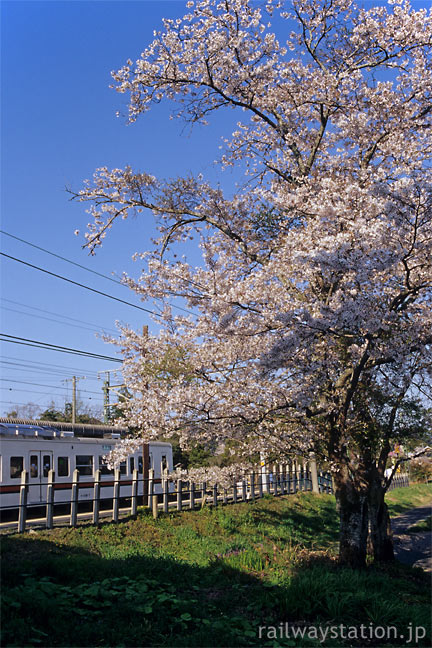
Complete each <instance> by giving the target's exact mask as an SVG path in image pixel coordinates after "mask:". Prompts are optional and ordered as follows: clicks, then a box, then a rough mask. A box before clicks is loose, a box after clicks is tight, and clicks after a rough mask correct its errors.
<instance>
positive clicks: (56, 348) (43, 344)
mask: <svg viewBox="0 0 432 648" xmlns="http://www.w3.org/2000/svg"><path fill="white" fill-rule="evenodd" d="M0 336H3V337H5V338H11V339H9V340H1V341H2V342H11V343H13V344H23V345H24V346H32V347H37V348H38V349H46V350H47V351H59V352H61V353H71V354H74V355H80V356H85V357H89V358H98V359H99V360H110V361H111V362H120V363H121V362H123V361H122V360H120V359H119V358H113V357H112V356H105V355H102V354H100V353H92V352H91V351H81V350H80V349H73V348H71V347H65V346H61V345H58V344H50V343H49V342H41V341H39V340H30V339H29V338H22V337H18V336H16V335H8V334H7V333H0Z"/></svg>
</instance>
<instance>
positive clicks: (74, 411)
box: [72, 376, 77, 423]
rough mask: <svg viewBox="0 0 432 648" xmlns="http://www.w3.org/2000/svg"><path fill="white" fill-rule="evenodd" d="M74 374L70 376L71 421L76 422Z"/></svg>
mask: <svg viewBox="0 0 432 648" xmlns="http://www.w3.org/2000/svg"><path fill="white" fill-rule="evenodd" d="M76 381H77V379H76V376H72V423H76Z"/></svg>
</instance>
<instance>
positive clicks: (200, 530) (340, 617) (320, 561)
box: [2, 485, 432, 647]
mask: <svg viewBox="0 0 432 648" xmlns="http://www.w3.org/2000/svg"><path fill="white" fill-rule="evenodd" d="M423 486H424V485H423ZM400 490H406V491H408V490H410V489H400ZM431 491H432V489H431V488H430V487H429V491H428V492H429V496H430V493H431ZM395 494H396V495H395ZM423 495H424V492H423ZM412 496H413V498H418V497H419V493H418V491H417V487H414V490H413V495H412ZM392 497H393V498H395V497H396V500H398V495H397V493H396V491H393V493H392ZM408 499H409V497H407V494H405V496H404V502H405V503H406V502H407V501H408ZM337 537H338V520H337V514H336V509H335V502H334V498H333V497H331V496H328V495H321V496H314V495H312V494H310V493H305V494H299V495H295V496H294V495H292V496H289V497H279V498H272V497H265V498H264V499H262V500H260V501H257V502H255V503H248V504H238V505H235V506H226V507H219V508H218V509H211V508H207V507H205V508H204V509H202V510H200V511H194V512H184V513H182V514H170V515H168V516H161V517H160V518H159V519H158V520H153V518H152V517H151V516H150V514H149V513H148V512H146V511H141V512H140V514H139V516H138V518H137V519H136V520H126V521H124V522H121V523H119V524H117V525H115V524H112V523H105V524H102V525H100V527H99V528H95V527H92V526H80V527H78V528H77V529H69V528H57V529H54V530H52V531H38V532H36V533H32V534H25V535H21V536H19V535H11V536H8V537H5V538H4V539H3V542H2V545H3V548H2V553H3V587H2V598H3V644H2V645H4V646H27V645H29V646H30V645H39V646H68V647H73V646H118V647H120V646H172V647H174V646H185V647H186V646H191V647H195V646H208V647H210V646H321V645H323V646H332V647H333V646H363V645H364V642H362V641H361V640H360V641H357V642H356V641H355V640H343V639H340V640H336V641H335V640H334V639H329V640H327V641H325V642H323V643H320V641H319V639H314V638H307V637H306V638H304V639H286V638H283V639H280V638H278V639H277V640H275V639H271V638H270V639H265V638H262V639H261V640H260V639H259V637H258V632H259V626H262V625H266V626H274V627H279V625H280V624H281V623H289V624H293V625H299V626H302V627H304V628H305V627H306V626H310V625H317V624H322V625H323V626H324V625H326V624H330V625H335V624H341V623H343V624H345V625H352V626H354V625H355V626H359V625H360V624H362V623H363V624H366V625H367V626H368V627H369V626H370V624H373V625H380V626H385V625H395V626H397V628H398V630H400V632H401V633H403V632H404V631H406V628H407V626H408V625H409V624H410V623H412V624H413V626H416V625H417V626H427V625H428V623H429V592H428V589H429V588H428V580H427V577H426V576H425V575H424V574H423V572H421V571H420V570H414V569H411V568H409V567H405V566H403V565H394V566H391V567H368V568H367V569H365V570H363V571H353V570H350V569H346V568H341V567H339V566H338V565H337V561H336V553H337ZM265 636H266V635H265V634H264V635H263V637H265ZM423 642H424V643H423V644H422V643H421V642H420V644H419V645H424V646H428V645H430V638H429V639H427V638H425V639H423ZM368 645H370V646H378V645H384V644H383V642H382V641H380V642H378V643H377V642H376V641H375V643H374V642H373V641H372V643H371V642H368ZM387 645H389V646H390V645H405V639H404V640H400V642H399V643H397V642H396V643H394V642H393V643H388V644H387Z"/></svg>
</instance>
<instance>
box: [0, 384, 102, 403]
mask: <svg viewBox="0 0 432 648" xmlns="http://www.w3.org/2000/svg"><path fill="white" fill-rule="evenodd" d="M0 390H1V391H8V392H12V391H15V392H19V393H23V394H40V395H41V396H57V397H63V396H66V394H51V392H40V391H34V390H33V389H20V388H19V387H17V388H14V387H0ZM86 393H88V392H86ZM80 398H81V400H82V397H81V396H80ZM87 400H94V401H95V400H98V399H97V398H94V397H92V396H88V398H87ZM99 400H100V401H101V402H103V396H100V397H99Z"/></svg>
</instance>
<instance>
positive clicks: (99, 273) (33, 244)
mask: <svg viewBox="0 0 432 648" xmlns="http://www.w3.org/2000/svg"><path fill="white" fill-rule="evenodd" d="M0 233H2V234H5V235H6V236H10V238H13V239H15V240H16V241H20V242H21V243H25V244H26V245H30V246H31V247H33V248H36V249H37V250H41V251H42V252H45V253H46V254H50V255H51V256H53V257H56V258H57V259H61V260H62V261H65V262H66V263H70V264H71V265H74V266H77V267H78V268H82V269H83V270H86V271H87V272H91V273H92V274H95V275H98V276H99V277H103V278H104V279H108V280H109V281H113V282H114V283H116V284H118V285H120V286H124V287H125V288H128V285H127V284H126V283H123V282H122V281H119V280H118V279H114V278H113V277H109V276H108V275H106V274H103V273H102V272H97V271H96V270H92V269H91V268H87V267H86V266H84V265H82V264H81V263H77V262H76V261H71V260H70V259H66V258H65V257H64V256H62V255H60V254H56V253H55V252H51V251H50V250H47V249H46V248H43V247H41V246H40V245H36V244H35V243H30V241H26V240H25V239H23V238H20V237H19V236H15V235H14V234H10V232H6V231H5V230H2V229H0ZM5 256H7V255H5ZM12 258H13V257H12ZM15 260H16V261H17V260H18V259H15ZM21 263H25V261H21ZM35 267H36V266H35ZM38 270H41V268H38ZM44 272H49V271H48V270H44ZM50 274H53V273H50ZM54 276H58V275H54ZM177 276H179V275H177ZM60 278H62V279H64V280H65V281H71V282H72V283H76V282H73V281H72V280H70V279H65V277H60ZM182 279H183V281H186V282H187V283H190V284H193V285H196V286H200V284H198V283H197V282H196V281H192V279H186V278H185V277H182ZM84 287H85V286H84ZM200 287H202V286H200ZM88 290H92V289H91V288H88ZM96 292H99V291H96ZM112 299H114V298H113V297H112ZM118 301H123V300H118ZM125 303H128V304H129V305H131V306H135V305H134V304H130V303H129V302H125ZM171 307H172V308H176V309H178V310H181V311H183V312H185V313H189V314H190V315H194V313H192V311H190V310H187V309H186V308H182V307H181V306H176V305H175V304H172V305H171ZM135 308H139V307H138V306H135ZM141 310H144V311H147V312H148V313H152V314H153V315H155V316H156V317H162V316H161V315H160V314H158V313H155V312H154V311H151V310H148V309H146V308H141Z"/></svg>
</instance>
